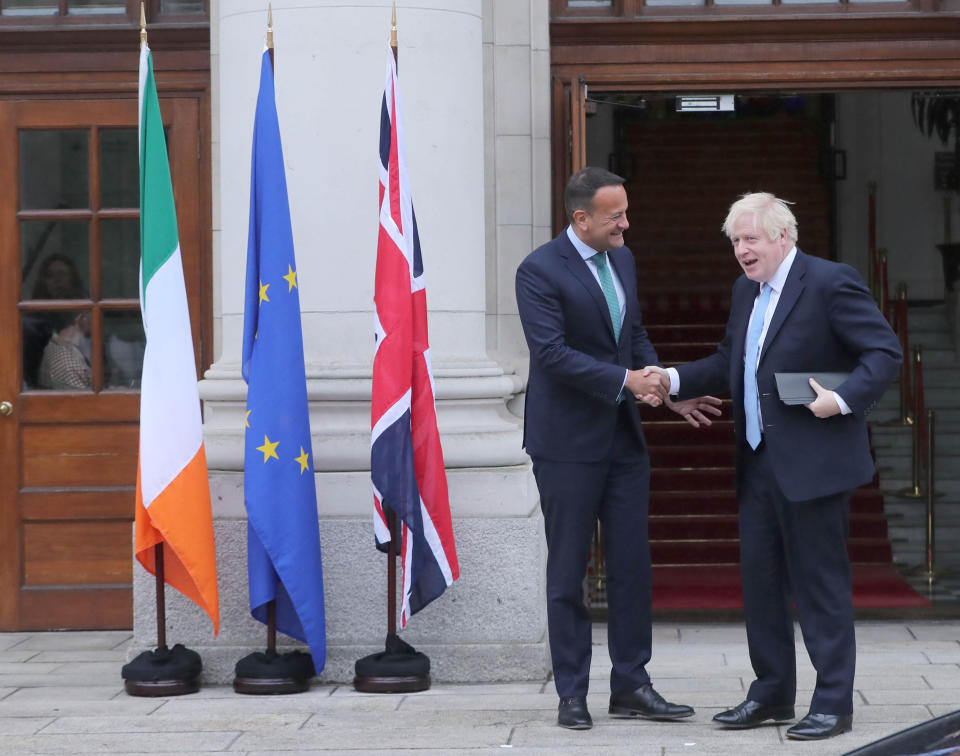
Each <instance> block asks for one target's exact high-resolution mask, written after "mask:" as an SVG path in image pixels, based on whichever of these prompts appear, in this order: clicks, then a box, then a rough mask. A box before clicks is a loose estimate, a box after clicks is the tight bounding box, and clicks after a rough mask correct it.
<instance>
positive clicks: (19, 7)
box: [0, 0, 58, 16]
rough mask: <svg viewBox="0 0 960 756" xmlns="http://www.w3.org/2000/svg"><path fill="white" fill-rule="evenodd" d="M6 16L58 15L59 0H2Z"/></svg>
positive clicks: (1, 3)
mask: <svg viewBox="0 0 960 756" xmlns="http://www.w3.org/2000/svg"><path fill="white" fill-rule="evenodd" d="M0 7H2V15H4V16H56V15H57V10H58V8H57V0H0Z"/></svg>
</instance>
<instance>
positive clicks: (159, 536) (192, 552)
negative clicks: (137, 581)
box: [134, 444, 220, 635]
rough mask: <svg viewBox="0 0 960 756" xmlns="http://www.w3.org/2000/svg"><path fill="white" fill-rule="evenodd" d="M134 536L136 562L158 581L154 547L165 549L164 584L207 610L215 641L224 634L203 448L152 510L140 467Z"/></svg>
mask: <svg viewBox="0 0 960 756" xmlns="http://www.w3.org/2000/svg"><path fill="white" fill-rule="evenodd" d="M134 533H135V537H134V543H135V546H134V550H135V551H136V554H137V561H139V562H140V564H142V565H143V566H144V568H145V569H146V570H147V571H148V572H150V573H151V574H153V575H156V574H157V573H156V564H155V560H154V554H155V552H154V549H153V547H154V546H156V545H157V544H158V543H165V544H166V546H167V548H165V549H164V554H163V571H164V580H165V582H167V583H169V584H170V585H172V586H173V587H174V588H176V589H177V590H178V591H180V593H182V594H183V595H184V596H186V597H187V598H189V599H190V600H191V601H193V602H194V603H195V604H197V605H198V606H199V607H200V608H201V609H203V610H204V611H205V612H206V613H207V614H208V615H209V616H210V620H211V621H212V622H213V632H214V635H216V634H217V633H219V631H220V604H219V599H218V594H217V555H216V551H215V550H214V548H213V543H214V540H213V515H212V513H211V510H210V484H209V482H208V479H207V455H206V451H205V449H204V447H203V445H202V444H201V446H200V449H199V450H198V451H197V453H196V454H195V455H194V457H193V459H192V460H190V462H189V463H188V464H187V466H186V467H184V468H183V470H182V471H181V472H180V474H179V475H178V476H177V477H176V478H174V479H173V480H172V481H171V482H170V485H168V486H167V487H166V488H165V489H164V490H163V491H162V492H161V493H160V495H159V496H157V498H156V499H154V500H153V503H151V504H150V509H149V510H147V509H146V508H144V506H143V495H142V493H141V491H140V469H139V466H138V468H137V502H136V522H135V526H134Z"/></svg>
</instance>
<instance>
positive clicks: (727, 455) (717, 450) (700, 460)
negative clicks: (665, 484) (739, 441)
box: [648, 439, 735, 468]
mask: <svg viewBox="0 0 960 756" xmlns="http://www.w3.org/2000/svg"><path fill="white" fill-rule="evenodd" d="M648 440H649V439H648ZM734 456H735V455H734V451H733V444H703V445H700V444H697V445H695V446H694V445H689V446H684V445H681V444H677V445H675V446H667V445H663V444H651V445H650V464H651V466H652V467H654V468H668V467H733V465H734V463H735V459H734Z"/></svg>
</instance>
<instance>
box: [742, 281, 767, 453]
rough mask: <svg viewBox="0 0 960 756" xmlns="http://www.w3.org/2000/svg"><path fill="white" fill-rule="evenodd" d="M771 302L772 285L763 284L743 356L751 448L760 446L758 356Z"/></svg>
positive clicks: (745, 400)
mask: <svg viewBox="0 0 960 756" xmlns="http://www.w3.org/2000/svg"><path fill="white" fill-rule="evenodd" d="M769 304H770V286H769V285H768V284H761V286H760V298H759V299H758V300H757V306H756V307H755V308H754V309H753V318H752V319H751V321H750V330H749V331H747V348H746V350H745V351H744V358H743V410H744V412H745V413H746V415H747V443H748V444H750V448H751V449H756V448H757V447H758V446H760V409H759V408H760V397H759V396H757V357H758V355H759V351H760V333H761V332H762V331H763V320H764V317H765V316H766V314H767V305H769Z"/></svg>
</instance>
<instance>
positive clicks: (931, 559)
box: [927, 410, 937, 583]
mask: <svg viewBox="0 0 960 756" xmlns="http://www.w3.org/2000/svg"><path fill="white" fill-rule="evenodd" d="M933 418H934V413H933V410H927V454H929V455H930V458H929V459H928V460H927V581H928V582H931V583H932V582H933V578H934V571H935V569H936V566H935V562H936V559H935V555H936V548H937V543H936V538H935V530H936V528H935V524H936V520H935V516H934V507H933V498H934V493H933V480H934V461H933V460H934V458H933Z"/></svg>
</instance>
